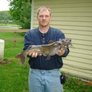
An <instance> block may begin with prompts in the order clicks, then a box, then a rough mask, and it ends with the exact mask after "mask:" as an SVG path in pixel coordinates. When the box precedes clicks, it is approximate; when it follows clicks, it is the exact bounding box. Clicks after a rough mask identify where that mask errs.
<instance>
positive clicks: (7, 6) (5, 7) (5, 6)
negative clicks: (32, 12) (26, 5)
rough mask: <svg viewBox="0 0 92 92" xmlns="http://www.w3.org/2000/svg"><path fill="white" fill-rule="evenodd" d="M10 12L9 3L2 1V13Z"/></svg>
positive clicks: (0, 1)
mask: <svg viewBox="0 0 92 92" xmlns="http://www.w3.org/2000/svg"><path fill="white" fill-rule="evenodd" d="M5 10H9V1H8V0H0V11H5Z"/></svg>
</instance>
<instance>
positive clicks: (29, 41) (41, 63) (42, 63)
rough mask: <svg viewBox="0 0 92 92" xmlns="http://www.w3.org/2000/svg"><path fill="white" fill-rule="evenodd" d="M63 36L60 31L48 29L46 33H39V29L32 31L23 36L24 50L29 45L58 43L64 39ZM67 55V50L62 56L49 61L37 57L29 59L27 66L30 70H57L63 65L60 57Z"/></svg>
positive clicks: (55, 56)
mask: <svg viewBox="0 0 92 92" xmlns="http://www.w3.org/2000/svg"><path fill="white" fill-rule="evenodd" d="M64 38H65V35H64V33H63V32H62V31H60V30H58V29H56V28H52V27H50V28H49V30H48V32H47V33H44V34H43V33H41V32H40V31H39V28H36V29H32V30H30V31H28V32H27V33H26V34H25V39H24V50H26V49H27V47H28V46H29V45H41V44H48V43H49V42H51V41H58V40H59V39H64ZM68 53H69V49H66V51H65V53H64V55H63V56H58V55H54V56H51V57H50V59H47V56H37V57H36V58H33V57H31V56H30V57H29V65H30V67H31V68H32V69H42V70H51V69H59V68H61V67H62V65H63V61H62V57H66V56H67V55H68Z"/></svg>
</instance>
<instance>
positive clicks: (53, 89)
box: [24, 6, 69, 92]
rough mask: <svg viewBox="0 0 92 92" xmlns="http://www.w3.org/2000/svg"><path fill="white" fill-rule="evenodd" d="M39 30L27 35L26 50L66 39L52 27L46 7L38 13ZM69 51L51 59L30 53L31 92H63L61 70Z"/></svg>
mask: <svg viewBox="0 0 92 92" xmlns="http://www.w3.org/2000/svg"><path fill="white" fill-rule="evenodd" d="M37 20H38V24H39V26H38V28H35V29H32V30H30V31H28V32H27V33H26V34H25V43H24V50H25V49H27V47H28V46H29V45H41V44H48V43H49V42H50V41H58V40H59V39H63V38H65V36H64V33H63V32H61V31H60V30H58V29H56V28H52V27H50V20H51V10H50V9H49V8H47V7H45V6H43V7H40V8H39V9H38V11H37ZM68 53H69V49H68V48H67V49H65V50H64V49H61V50H59V51H58V53H57V54H56V55H54V56H51V57H50V59H47V57H46V56H43V55H39V54H38V53H37V52H36V51H34V52H32V51H29V53H28V56H29V65H30V71H29V92H63V88H62V85H61V83H60V72H59V69H60V68H61V67H62V57H66V56H67V55H68Z"/></svg>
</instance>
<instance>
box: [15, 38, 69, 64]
mask: <svg viewBox="0 0 92 92" xmlns="http://www.w3.org/2000/svg"><path fill="white" fill-rule="evenodd" d="M70 45H71V39H70V38H64V39H59V40H58V41H54V42H52V43H48V44H42V45H29V47H28V48H27V49H26V50H23V51H22V52H21V53H19V54H17V55H16V58H19V59H20V61H21V63H22V64H24V62H25V59H26V57H27V55H28V53H29V50H30V51H33V52H34V51H36V52H37V53H38V55H39V56H40V55H43V56H47V57H50V56H53V55H55V54H57V53H58V50H60V49H61V48H63V49H67V48H69V46H70Z"/></svg>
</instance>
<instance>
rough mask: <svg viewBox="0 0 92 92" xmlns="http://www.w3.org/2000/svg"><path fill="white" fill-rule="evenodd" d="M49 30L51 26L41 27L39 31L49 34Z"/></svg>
mask: <svg viewBox="0 0 92 92" xmlns="http://www.w3.org/2000/svg"><path fill="white" fill-rule="evenodd" d="M48 30H49V26H47V27H39V31H40V32H41V33H47V32H48Z"/></svg>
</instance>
